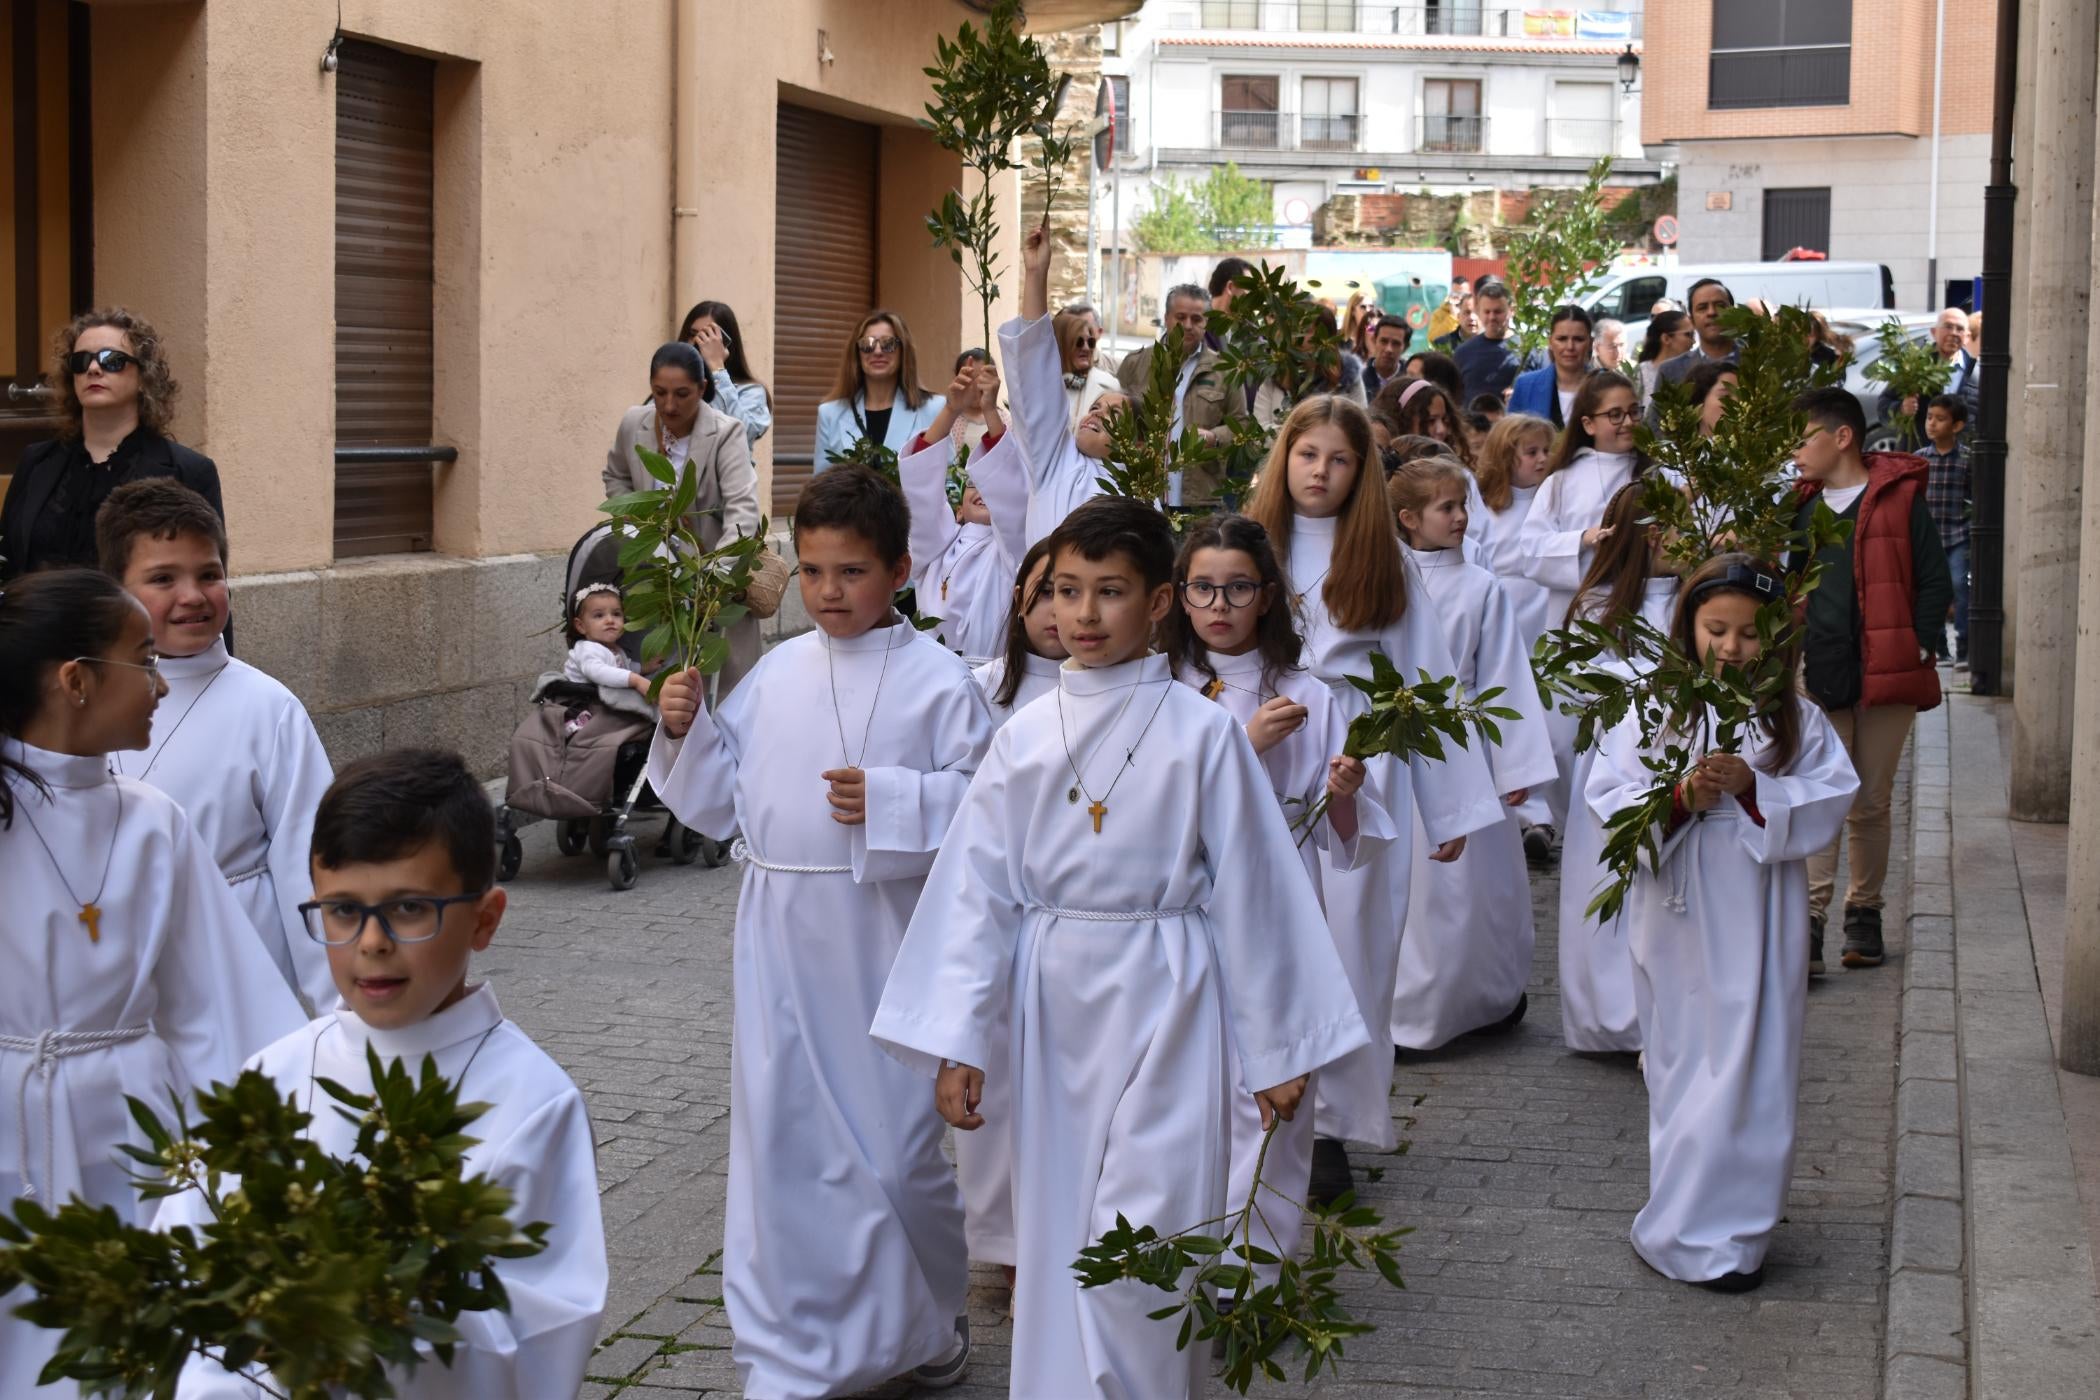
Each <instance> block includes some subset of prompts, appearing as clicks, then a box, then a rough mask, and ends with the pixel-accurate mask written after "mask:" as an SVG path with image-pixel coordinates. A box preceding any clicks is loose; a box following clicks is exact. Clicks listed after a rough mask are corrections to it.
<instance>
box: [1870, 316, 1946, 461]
mask: <svg viewBox="0 0 2100 1400" xmlns="http://www.w3.org/2000/svg"><path fill="white" fill-rule="evenodd" d="M1874 336H1875V339H1877V340H1879V341H1880V342H1881V355H1880V357H1879V358H1878V359H1876V360H1875V361H1874V363H1873V364H1871V365H1868V366H1867V368H1866V377H1867V378H1868V379H1870V380H1872V381H1873V382H1875V383H1876V384H1886V385H1887V386H1888V387H1889V391H1890V392H1891V393H1893V394H1895V395H1896V396H1897V397H1898V398H1910V397H1913V396H1915V397H1916V398H1917V400H1918V411H1917V412H1916V413H1910V414H1906V413H1904V412H1903V406H1902V405H1901V404H1900V403H1899V404H1898V405H1897V406H1896V412H1895V415H1894V416H1893V417H1891V418H1890V419H1889V421H1890V422H1891V423H1893V424H1897V425H1899V426H1900V428H1901V431H1902V442H1903V446H1904V447H1905V448H1906V449H1909V448H1914V447H1916V446H1917V445H1918V444H1919V443H1921V442H1923V441H1924V440H1925V428H1924V423H1925V401H1926V400H1927V399H1929V398H1931V397H1932V396H1933V395H1935V394H1944V393H1946V392H1947V385H1948V384H1949V383H1951V382H1952V381H1953V378H1954V366H1953V365H1952V364H1951V363H1949V362H1948V361H1946V360H1943V359H1941V358H1940V352H1939V350H1938V348H1937V347H1935V346H1934V345H1933V343H1932V342H1931V341H1929V340H1927V341H1922V342H1920V341H1914V340H1912V339H1911V338H1910V333H1909V332H1908V331H1906V330H1905V329H1904V328H1903V323H1902V322H1901V321H1895V320H1890V321H1884V322H1882V323H1881V329H1880V330H1878V331H1876V332H1875V333H1874Z"/></svg>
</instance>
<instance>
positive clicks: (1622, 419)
mask: <svg viewBox="0 0 2100 1400" xmlns="http://www.w3.org/2000/svg"><path fill="white" fill-rule="evenodd" d="M1583 416H1584V417H1587V418H1602V419H1603V420H1604V421H1605V422H1607V423H1609V424H1611V425H1612V426H1613V427H1614V428H1616V427H1619V426H1621V425H1622V424H1624V423H1627V422H1629V421H1630V420H1632V419H1635V418H1638V417H1640V416H1641V411H1640V410H1639V409H1637V408H1607V409H1602V410H1600V411H1599V412H1596V413H1589V414H1585V415H1583Z"/></svg>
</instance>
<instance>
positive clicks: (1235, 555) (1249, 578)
mask: <svg viewBox="0 0 2100 1400" xmlns="http://www.w3.org/2000/svg"><path fill="white" fill-rule="evenodd" d="M1174 591H1175V594H1176V595H1177V597H1176V607H1175V608H1174V609H1173V611H1171V612H1169V613H1168V614H1167V620H1166V622H1165V623H1164V624H1162V631H1163V634H1164V635H1163V638H1162V642H1163V648H1164V650H1165V651H1166V653H1167V655H1168V656H1169V657H1170V658H1171V659H1172V660H1173V663H1174V673H1175V675H1176V676H1177V677H1178V678H1179V679H1180V680H1182V681H1183V682H1185V683H1186V684H1188V685H1192V686H1194V687H1196V689H1198V690H1200V691H1202V692H1203V694H1204V695H1206V696H1208V697H1209V698H1210V699H1212V700H1214V701H1216V702H1217V703H1218V704H1220V705H1222V706H1224V707H1225V709H1226V711H1227V712H1228V713H1230V714H1231V715H1232V717H1233V719H1235V720H1236V721H1238V722H1239V723H1240V724H1241V725H1242V726H1243V727H1244V728H1245V729H1246V731H1247V738H1248V739H1249V740H1250V741H1251V742H1252V743H1253V745H1254V752H1255V753H1256V754H1257V755H1259V756H1260V758H1261V766H1262V768H1263V770H1264V771H1265V772H1266V773H1267V774H1268V778H1269V785H1270V787H1271V788H1272V789H1273V790H1274V792H1275V794H1276V800H1277V801H1278V802H1279V803H1281V804H1282V805H1283V814H1284V816H1285V817H1286V818H1287V819H1289V820H1291V821H1293V822H1296V821H1298V820H1299V819H1300V818H1302V817H1304V816H1305V815H1306V814H1307V813H1309V812H1310V811H1311V809H1312V808H1313V807H1314V805H1315V804H1317V803H1318V802H1319V801H1320V800H1321V799H1322V798H1331V799H1332V800H1331V802H1330V804H1329V806H1328V808H1327V811H1326V814H1325V815H1324V816H1323V817H1321V819H1320V820H1319V822H1318V823H1317V824H1316V825H1314V826H1313V828H1312V830H1311V831H1310V832H1300V833H1299V835H1301V836H1303V837H1304V838H1305V839H1304V841H1303V842H1302V843H1301V844H1300V845H1299V847H1298V854H1299V856H1300V857H1301V858H1302V859H1303V860H1304V862H1305V869H1306V873H1307V874H1308V875H1310V876H1311V877H1312V882H1313V889H1314V890H1315V891H1322V890H1323V877H1324V875H1325V873H1326V868H1327V867H1329V866H1331V867H1332V868H1333V869H1334V870H1336V871H1348V870H1353V869H1355V868H1356V867H1357V866H1359V865H1361V864H1362V863H1363V862H1364V861H1365V860H1366V859H1367V858H1368V857H1369V856H1370V855H1372V854H1374V853H1376V852H1379V851H1381V850H1383V849H1384V848H1385V846H1386V845H1387V844H1388V843H1389V842H1391V841H1392V840H1393V838H1394V837H1395V836H1396V835H1398V832H1397V831H1396V830H1395V829H1394V827H1393V824H1392V821H1391V819H1390V818H1389V817H1387V816H1386V814H1385V809H1384V808H1383V807H1381V806H1380V805H1379V804H1378V800H1377V795H1376V793H1375V792H1372V791H1367V790H1365V780H1366V778H1367V777H1368V776H1369V775H1368V773H1367V771H1366V769H1365V767H1364V764H1363V762H1362V761H1361V760H1359V759H1354V758H1350V757H1348V756H1346V755H1345V754H1344V753H1343V752H1342V749H1343V746H1344V744H1345V743H1346V741H1347V739H1348V731H1349V724H1348V720H1347V718H1346V717H1345V716H1344V715H1343V713H1342V708H1341V706H1340V704H1339V703H1337V702H1336V700H1335V697H1334V693H1333V692H1332V691H1330V690H1329V689H1328V688H1327V686H1326V684H1325V683H1324V682H1323V681H1321V680H1320V678H1319V677H1318V676H1315V675H1314V674H1313V673H1312V672H1311V671H1308V670H1306V669H1305V667H1304V665H1303V664H1302V663H1303V658H1304V652H1305V643H1304V641H1303V639H1301V638H1300V637H1299V635H1298V626H1297V622H1296V620H1295V619H1294V617H1293V609H1292V607H1291V601H1290V598H1291V591H1290V589H1289V587H1288V586H1286V584H1285V582H1284V577H1283V568H1282V566H1281V565H1279V564H1278V563H1277V562H1276V551H1275V550H1274V549H1272V548H1271V547H1270V545H1269V533H1268V531H1266V530H1264V529H1262V527H1261V526H1260V525H1259V524H1257V523H1256V522H1254V521H1252V520H1249V519H1248V518H1247V517H1246V516H1244V515H1220V516H1214V517H1212V518H1211V519H1209V520H1206V521H1204V522H1203V523H1202V524H1200V525H1198V526H1196V528H1195V529H1194V530H1193V531H1191V532H1190V534H1189V537H1188V539H1187V540H1186V541H1185V542H1184V543H1183V545H1182V547H1181V557H1180V558H1179V559H1178V560H1176V561H1175V565H1174ZM1322 903H1323V905H1324V903H1325V898H1324V893H1323V896H1322ZM1329 932H1330V933H1332V932H1333V928H1332V923H1331V920H1330V927H1329ZM1339 942H1340V940H1337V943H1338V946H1339ZM1318 1077H1319V1076H1318V1074H1317V1072H1316V1073H1315V1075H1314V1082H1315V1083H1317V1082H1318ZM1261 1143H1262V1124H1261V1113H1260V1110H1259V1108H1258V1107H1257V1106H1256V1104H1255V1102H1254V1100H1253V1098H1252V1097H1250V1096H1248V1095H1245V1094H1235V1095H1233V1096H1232V1119H1231V1155H1230V1159H1229V1167H1228V1176H1227V1183H1228V1184H1227V1187H1226V1192H1225V1199H1227V1200H1228V1201H1243V1200H1245V1199H1246V1198H1247V1193H1248V1192H1249V1191H1250V1190H1251V1189H1252V1188H1253V1185H1254V1167H1255V1161H1256V1158H1257V1157H1258V1156H1259V1154H1260V1151H1261ZM1312 1154H1313V1115H1312V1114H1310V1113H1300V1114H1299V1115H1298V1116H1297V1117H1296V1118H1294V1119H1292V1120H1291V1121H1290V1122H1288V1123H1285V1124H1284V1125H1283V1126H1282V1127H1281V1128H1279V1129H1277V1131H1276V1137H1275V1139H1274V1141H1272V1142H1271V1143H1270V1145H1269V1158H1268V1165H1267V1166H1266V1167H1265V1168H1264V1170H1263V1176H1264V1179H1265V1180H1268V1181H1272V1182H1278V1183H1280V1184H1281V1186H1282V1190H1283V1192H1284V1193H1285V1196H1287V1197H1288V1198H1289V1199H1285V1198H1284V1196H1266V1197H1265V1198H1264V1200H1263V1202H1262V1214H1263V1215H1264V1216H1265V1217H1266V1218H1265V1219H1262V1220H1259V1221H1257V1222H1255V1227H1254V1228H1253V1230H1252V1231H1251V1232H1250V1233H1251V1235H1252V1239H1251V1240H1250V1241H1249V1242H1250V1243H1252V1244H1254V1245H1256V1246H1258V1247H1260V1248H1262V1249H1266V1250H1268V1251H1269V1252H1270V1253H1271V1254H1275V1255H1277V1256H1279V1257H1281V1256H1284V1255H1288V1254H1291V1253H1293V1252H1294V1251H1295V1250H1296V1249H1297V1246H1298V1233H1299V1212H1298V1207H1297V1202H1299V1201H1302V1200H1303V1199H1304V1198H1305V1194H1306V1187H1307V1186H1308V1184H1309V1183H1310V1181H1311V1179H1312ZM1277 1272H1278V1270H1277V1269H1276V1268H1274V1267H1269V1266H1264V1269H1263V1273H1262V1279H1261V1281H1262V1282H1263V1283H1267V1282H1271V1281H1273V1279H1274V1277H1275V1275H1276V1274H1277Z"/></svg>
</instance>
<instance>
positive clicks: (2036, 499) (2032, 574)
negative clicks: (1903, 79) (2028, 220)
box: [2012, 0, 2100, 822]
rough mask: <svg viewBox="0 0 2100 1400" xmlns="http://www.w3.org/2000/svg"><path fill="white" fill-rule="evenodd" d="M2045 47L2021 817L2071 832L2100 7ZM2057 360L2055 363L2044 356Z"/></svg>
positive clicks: (2038, 58) (2026, 450)
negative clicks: (2044, 350)
mask: <svg viewBox="0 0 2100 1400" xmlns="http://www.w3.org/2000/svg"><path fill="white" fill-rule="evenodd" d="M2039 8H2040V32H2039V33H2038V34H2037V35H2036V36H2035V70H2034V88H2035V119H2034V144H2033V156H2032V159H2031V160H2029V161H2028V162H2026V166H2025V168H2026V170H2027V172H2028V174H2029V176H2030V177H2031V178H2030V179H2029V180H2027V181H2023V182H2022V190H2021V193H2022V195H2023V196H2024V198H2025V199H2026V201H2027V202H2028V204H2029V207H2030V209H2031V211H2032V216H2033V224H2032V229H2031V234H2030V240H2031V241H2030V243H2029V246H2028V267H2029V271H2028V281H2027V321H2026V324H2025V325H2024V326H2023V327H2022V328H2021V332H2022V333H2021V337H2020V338H2021V339H2022V340H2023V341H2024V342H2025V343H2026V344H2028V345H2031V346H2035V347H2037V348H2038V354H2037V359H2036V361H2035V363H2034V365H2033V367H2032V371H2031V373H2032V378H2031V379H2030V380H2029V381H2028V383H2027V384H2026V385H2025V387H2024V393H2023V394H2022V396H2021V398H2020V400H2019V404H2020V414H2019V421H2020V425H2021V433H2020V437H2019V443H2020V449H2019V455H2020V459H2021V461H2020V514H2021V521H2020V530H2019V552H2018V554H2017V556H2016V558H2015V560H2014V563H2015V566H2016V569H2017V573H2016V576H2015V588H2016V590H2017V593H2018V597H2019V602H2018V607H2019V619H2020V627H2021V629H2022V636H2021V639H2020V684H2019V688H2018V689H2017V690H2016V691H2015V692H2014V694H2013V773H2012V815H2013V817H2014V818H2015V819H2016V820H2020V821H2050V822H2060V821H2065V820H2067V819H2068V818H2069V816H2070V808H2071V717H2072V708H2073V704H2072V702H2073V694H2072V685H2073V681H2074V679H2075V676H2074V671H2075V665H2074V663H2075V659H2076V653H2075V650H2074V647H2073V638H2074V635H2075V633H2074V629H2075V625H2076V619H2077V615H2078V543H2079V538H2078V537H2079V527H2080V509H2079V498H2080V494H2081V492H2080V488H2081V486H2082V484H2083V477H2084V465H2083V459H2084V452H2085V396H2086V360H2087V354H2086V351H2087V340H2088V332H2089V327H2088V325H2087V320H2088V311H2089V308H2090V307H2091V304H2092V277H2093V269H2092V244H2093V156H2094V147H2093V100H2094V91H2093V78H2094V68H2095V46H2096V44H2100V0H2041V4H2040V7H2039ZM2039 347H2053V349H2054V350H2055V352H2056V353H2055V354H2054V355H2043V354H2041V353H2039Z"/></svg>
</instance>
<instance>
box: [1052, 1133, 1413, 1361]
mask: <svg viewBox="0 0 2100 1400" xmlns="http://www.w3.org/2000/svg"><path fill="white" fill-rule="evenodd" d="M1281 1122H1282V1120H1281V1119H1278V1120H1277V1121H1276V1122H1273V1123H1271V1124H1270V1125H1269V1128H1268V1131H1267V1132H1265V1133H1264V1134H1263V1135H1262V1143H1261V1152H1260V1155H1259V1156H1258V1157H1257V1158H1256V1160H1255V1165H1254V1184H1253V1186H1252V1187H1251V1188H1250V1189H1249V1191H1248V1192H1247V1199H1246V1201H1245V1202H1244V1203H1242V1204H1241V1206H1240V1207H1239V1209H1237V1210H1234V1211H1228V1212H1227V1213H1225V1214H1223V1215H1215V1216H1212V1217H1211V1218H1210V1219H1208V1220H1200V1221H1198V1222H1196V1223H1195V1224H1194V1225H1191V1226H1189V1227H1188V1228H1187V1229H1185V1230H1177V1231H1176V1232H1174V1233H1173V1234H1171V1235H1162V1234H1161V1233H1159V1231H1158V1230H1156V1229H1154V1228H1153V1227H1152V1226H1150V1225H1142V1226H1133V1225H1132V1224H1131V1223H1130V1221H1129V1220H1128V1219H1127V1218H1125V1217H1124V1216H1123V1215H1121V1214H1120V1213H1119V1214H1118V1215H1117V1216H1116V1223H1115V1225H1114V1227H1113V1228H1111V1229H1109V1230H1108V1231H1106V1232H1104V1233H1103V1234H1102V1236H1101V1238H1100V1239H1099V1240H1097V1241H1096V1242H1095V1243H1093V1244H1091V1245H1088V1246H1087V1247H1086V1248H1085V1249H1082V1250H1081V1251H1080V1252H1079V1257H1078V1258H1077V1259H1075V1260H1074V1261H1073V1262H1072V1271H1073V1273H1075V1274H1076V1275H1078V1277H1079V1286H1080V1287H1081V1288H1102V1287H1105V1286H1107V1285H1109V1284H1112V1283H1123V1282H1134V1283H1140V1284H1145V1285H1148V1286H1150V1287H1153V1288H1157V1289H1159V1290H1160V1291H1161V1292H1163V1293H1173V1294H1178V1295H1179V1296H1178V1297H1177V1298H1176V1299H1175V1301H1173V1302H1171V1303H1169V1304H1167V1305H1166V1306H1164V1307H1161V1308H1158V1309H1155V1310H1154V1311H1152V1312H1151V1313H1149V1314H1147V1315H1148V1316H1149V1317H1151V1318H1152V1319H1153V1320H1154V1321H1159V1322H1165V1321H1169V1320H1171V1319H1173V1318H1175V1317H1179V1318H1181V1330H1180V1332H1179V1333H1178V1334H1177V1336H1176V1338H1175V1342H1174V1346H1175V1349H1176V1350H1177V1351H1185V1350H1187V1349H1188V1346H1189V1344H1190V1343H1191V1342H1207V1341H1213V1340H1220V1341H1222V1345H1223V1348H1224V1371H1223V1379H1224V1382H1225V1384H1226V1385H1227V1386H1229V1387H1230V1388H1232V1389H1233V1390H1235V1391H1237V1392H1238V1393H1240V1394H1241V1395H1245V1394H1246V1393H1247V1391H1248V1389H1249V1387H1251V1386H1252V1385H1253V1383H1254V1378H1255V1377H1256V1375H1262V1376H1266V1377H1267V1378H1269V1379H1270V1380H1277V1381H1281V1380H1284V1379H1286V1376H1285V1374H1284V1371H1283V1367H1282V1366H1281V1365H1280V1364H1279V1363H1278V1361H1277V1359H1276V1354H1277V1352H1278V1351H1280V1350H1281V1349H1282V1348H1283V1346H1284V1345H1285V1343H1287V1342H1291V1341H1294V1340H1295V1341H1296V1342H1298V1343H1299V1344H1300V1345H1301V1346H1302V1347H1303V1348H1304V1350H1305V1372H1304V1379H1305V1380H1306V1381H1311V1380H1312V1379H1313V1378H1314V1377H1316V1376H1318V1375H1319V1374H1320V1372H1321V1371H1322V1370H1326V1371H1331V1372H1333V1371H1338V1370H1339V1363H1340V1362H1341V1361H1342V1360H1343V1347H1344V1344H1345V1343H1346V1342H1347V1341H1348V1340H1349V1339H1350V1338H1352V1337H1360V1336H1364V1335H1366V1334H1368V1333H1370V1332H1373V1331H1375V1330H1376V1328H1375V1327H1374V1326H1373V1325H1372V1324H1371V1323H1368V1322H1364V1321H1361V1320H1359V1319H1358V1318H1356V1317H1355V1316H1354V1315H1353V1314H1351V1313H1350V1312H1349V1310H1348V1309H1347V1308H1346V1307H1345V1306H1344V1305H1343V1303H1342V1297H1341V1293H1340V1291H1339V1290H1338V1289H1337V1288H1336V1286H1335V1283H1336V1279H1337V1278H1338V1277H1339V1276H1340V1273H1341V1270H1342V1269H1343V1268H1345V1267H1347V1268H1351V1269H1359V1270H1362V1269H1373V1270H1376V1271H1377V1273H1378V1275H1379V1276H1380V1277H1381V1278H1383V1279H1384V1280H1385V1281H1386V1282H1387V1283H1389V1284H1391V1285H1392V1286H1393V1287H1395V1288H1405V1287H1406V1286H1407V1285H1406V1283H1405V1282H1403V1281H1402V1279H1401V1277H1400V1257H1399V1256H1400V1241H1401V1239H1402V1237H1404V1236H1406V1235H1408V1234H1411V1233H1412V1231H1411V1230H1408V1229H1396V1230H1383V1229H1380V1228H1379V1227H1380V1226H1381V1225H1382V1224H1383V1220H1382V1218H1381V1217H1380V1216H1379V1214H1378V1212H1377V1211H1376V1210H1373V1209H1371V1208H1370V1207H1369V1206H1362V1205H1358V1204H1357V1203H1356V1193H1355V1192H1353V1191H1346V1192H1344V1193H1342V1195H1341V1196H1339V1197H1337V1198H1336V1199H1335V1201H1334V1202H1333V1203H1332V1204H1331V1205H1328V1206H1324V1207H1322V1206H1312V1205H1309V1204H1307V1203H1305V1202H1302V1201H1299V1200H1297V1199H1296V1198H1295V1197H1293V1196H1291V1195H1288V1194H1287V1193H1285V1192H1283V1191H1280V1190H1278V1189H1277V1188H1276V1187H1275V1186H1274V1185H1272V1184H1270V1183H1269V1182H1268V1181H1266V1180H1265V1179H1264V1178H1263V1174H1262V1173H1263V1170H1264V1169H1265V1168H1266V1166H1267V1165H1268V1157H1269V1146H1270V1144H1271V1143H1272V1142H1273V1141H1274V1140H1275V1137H1276V1131H1277V1128H1278V1127H1279V1126H1281ZM1265 1193H1266V1195H1267V1196H1274V1197H1276V1198H1277V1199H1278V1200H1280V1201H1284V1202H1288V1203H1289V1204H1291V1205H1292V1206H1294V1207H1296V1208H1297V1209H1298V1210H1300V1211H1301V1212H1302V1213H1303V1217H1304V1224H1305V1231H1306V1234H1307V1235H1308V1236H1309V1239H1310V1249H1309V1251H1308V1255H1309V1257H1308V1258H1307V1259H1306V1260H1305V1261H1303V1262H1301V1261H1300V1260H1298V1259H1296V1258H1282V1259H1279V1258H1278V1257H1277V1256H1276V1255H1275V1254H1274V1253H1272V1252H1271V1251H1269V1250H1266V1249H1263V1248H1262V1247H1261V1246H1260V1245H1257V1244H1255V1243H1253V1235H1252V1234H1251V1230H1252V1228H1253V1226H1254V1225H1255V1223H1257V1222H1259V1223H1260V1224H1261V1225H1262V1227H1263V1228H1264V1229H1266V1230H1268V1233H1269V1237H1270V1238H1271V1239H1275V1238H1276V1237H1277V1236H1276V1232H1275V1230H1274V1229H1273V1228H1270V1227H1269V1223H1268V1218H1267V1216H1266V1214H1265V1213H1264V1212H1263V1211H1262V1208H1261V1202H1262V1201H1263V1199H1264V1198H1265ZM1220 1225H1225V1226H1228V1227H1229V1228H1228V1230H1227V1231H1226V1233H1225V1235H1224V1236H1223V1237H1220V1236H1217V1235H1212V1234H1207V1233H1205V1232H1206V1231H1208V1230H1210V1229H1212V1228H1213V1227H1216V1226H1220ZM1232 1241H1239V1243H1232ZM1235 1261H1236V1262H1235ZM1272 1266H1273V1267H1275V1268H1276V1269H1277V1270H1278V1276H1277V1279H1276V1281H1275V1282H1274V1283H1268V1284H1261V1285H1259V1286H1257V1284H1256V1281H1255V1279H1256V1275H1255V1271H1256V1269H1258V1268H1267V1267H1272ZM1214 1293H1215V1294H1218V1295H1222V1296H1220V1297H1214V1296H1213V1294H1214Z"/></svg>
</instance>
